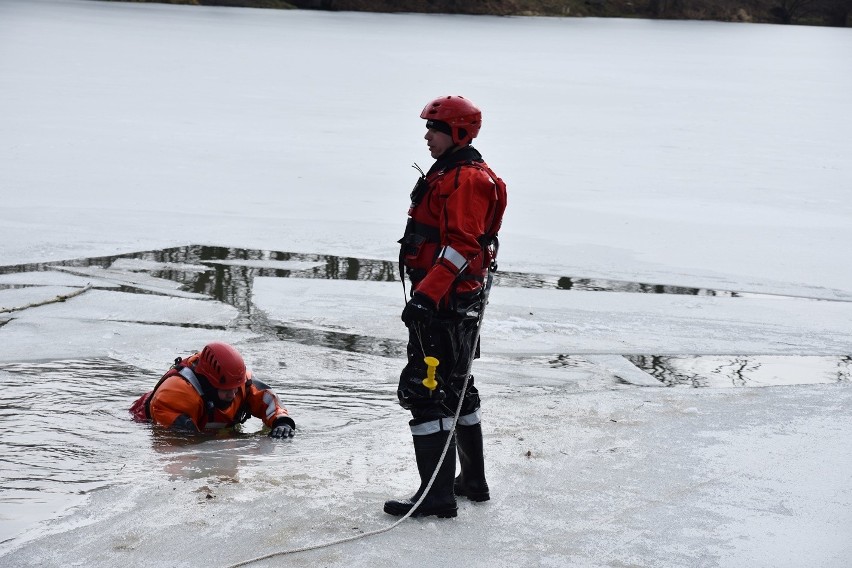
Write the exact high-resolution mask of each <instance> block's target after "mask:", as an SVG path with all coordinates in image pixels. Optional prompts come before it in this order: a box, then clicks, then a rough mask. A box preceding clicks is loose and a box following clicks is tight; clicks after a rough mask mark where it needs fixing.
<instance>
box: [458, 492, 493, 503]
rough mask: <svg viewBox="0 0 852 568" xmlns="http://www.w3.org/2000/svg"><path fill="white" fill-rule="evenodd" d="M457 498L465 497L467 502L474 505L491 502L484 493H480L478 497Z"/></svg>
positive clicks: (488, 496)
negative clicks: (471, 502)
mask: <svg viewBox="0 0 852 568" xmlns="http://www.w3.org/2000/svg"><path fill="white" fill-rule="evenodd" d="M459 497H467V499H468V501H473V502H474V503H482V502H484V501H490V500H491V495H489V494H488V493H485V494H484V495H483V494H482V493H480V494H478V495H459Z"/></svg>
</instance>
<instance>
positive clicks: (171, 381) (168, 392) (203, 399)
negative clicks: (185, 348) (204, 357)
mask: <svg viewBox="0 0 852 568" xmlns="http://www.w3.org/2000/svg"><path fill="white" fill-rule="evenodd" d="M197 358H198V355H197V354H196V355H193V356H191V357H189V358H187V359H185V360H183V361H181V363H180V364H179V365H178V366H177V368H176V369H173V370H170V371H169V373H167V374H166V376H165V378H164V379H163V380H162V381H161V382H160V383H159V384H158V386H157V387H156V388H155V389H154V391H153V392H151V393H146V394H145V395H143V396H142V398H140V399H139V401H137V403H136V404H134V408H137V409H139V410H141V411H142V412H141V413H139V412H134V409H131V413H134V416H139V415H140V414H141V415H142V416H144V415H145V412H144V406H145V403H146V401H147V399H148V398H150V401H148V409H149V413H148V416H147V417H148V418H150V419H151V420H152V421H153V422H154V423H155V424H160V425H162V426H165V427H167V428H170V427H173V426H174V427H180V428H182V429H186V426H187V424H186V420H187V419H189V420H190V421H192V425H194V426H195V428H196V429H197V430H198V431H202V430H213V429H219V428H228V427H231V426H235V425H236V424H237V423H240V422H244V421H245V419H247V418H248V416H249V415H251V416H254V417H256V418H260V419H261V420H262V421H263V423H264V424H265V425H266V426H269V427H272V426H273V424H274V423H275V422H276V421H277V420H279V419H281V418H286V420H287V422H289V423H290V424H291V427H293V428H295V426H296V425H295V422H294V421H293V420H292V419H291V418H289V416H288V414H287V409H286V408H284V407H283V406H282V405H281V403H280V401H279V400H278V397H277V396H276V395H275V393H274V392H273V391H272V390H271V389H270V388H269V387H268V386H267V385H265V384H264V383H262V382H260V381H259V380H257V379H252V376H251V371H246V383H245V384H244V385H242V386H241V387H239V388H238V389H237V392H236V395H235V396H234V400H232V401H231V403H230V404H227V403H224V402H221V401H218V400H217V398H216V395H215V390H212V389H211V390H210V392H209V394H207V393H206V391H205V389H204V388H203V387H202V388H201V391H202V392H199V384H200V382H201V381H200V380H199V378H198V377H195V375H194V373H192V365H193V363H194V362H195V361H196V360H197ZM181 373H183V374H181ZM142 416H139V417H142ZM143 419H144V418H143ZM190 428H191V426H190Z"/></svg>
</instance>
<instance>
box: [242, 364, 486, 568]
mask: <svg viewBox="0 0 852 568" xmlns="http://www.w3.org/2000/svg"><path fill="white" fill-rule="evenodd" d="M469 379H470V373H468V375H467V377H465V379H464V385H463V386H462V390H461V394H462V396H460V397H459V405H458V407H456V413H455V416H453V425H452V427H451V428H450V435H449V436H447V441H446V443H445V444H444V451H443V452H442V453H441V459H439V460H438V465H437V466H435V471H433V472H432V477H431V478H429V483H427V484H426V488H425V489H424V490H423V493H422V494H421V495H420V498H419V499H418V500H417V502H416V503H414V505H412V507H411V509H409V510H408V512H407V513H406V514H405V515H404V516H403V517H402V518H401V519H399V520H398V521H396V522H395V523H393V524H392V525H390V526H387V527H385V528H383V529H377V530H374V531H370V532H367V533H363V534H359V535H355V536H350V537H346V538H341V539H339V540H333V541H331V542H324V543H321V544H313V545H310V546H303V547H301V548H292V549H290V550H281V551H279V552H272V553H270V554H266V555H264V556H258V557H257V558H252V559H251V560H244V561H242V562H238V563H236V564H230V565H228V566H226V568H239V567H240V566H247V565H249V564H253V563H254V562H260V561H261V560H268V559H270V558H274V557H276V556H284V555H286V554H295V553H297V552H306V551H308V550H318V549H320V548H328V547H329V546H335V545H337V544H343V543H346V542H352V541H354V540H358V539H362V538H367V537H368V536H376V535H379V534H382V533H386V532H388V531H390V530H391V529H394V528H396V527H397V526H398V525H399V524H400V523H402V522H403V521H404V520H406V519H407V518H408V517H410V516H411V515H412V514H413V513H414V511H416V510H417V508H418V507H419V506H420V504H421V503H422V502H423V500H424V499H425V498H426V495H427V494H428V493H429V490H430V489H431V488H432V484H433V483H434V482H435V478H436V477H438V472H439V471H440V470H441V465H442V464H443V463H444V458H445V457H446V456H447V450H448V449H449V447H450V443H451V442H452V440H453V433H454V432H455V431H456V423H457V422H458V420H459V414H461V408H462V404H463V403H464V393H465V391H466V390H467V382H468V380H469Z"/></svg>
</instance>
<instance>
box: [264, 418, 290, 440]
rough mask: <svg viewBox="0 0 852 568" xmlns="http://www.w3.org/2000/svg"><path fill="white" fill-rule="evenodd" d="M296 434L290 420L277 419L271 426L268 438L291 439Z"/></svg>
mask: <svg viewBox="0 0 852 568" xmlns="http://www.w3.org/2000/svg"><path fill="white" fill-rule="evenodd" d="M295 433H296V423H295V422H293V419H292V418H279V419H278V420H276V421H275V422H274V423H273V424H272V430H270V431H269V437H270V438H292V437H293V435H294V434H295Z"/></svg>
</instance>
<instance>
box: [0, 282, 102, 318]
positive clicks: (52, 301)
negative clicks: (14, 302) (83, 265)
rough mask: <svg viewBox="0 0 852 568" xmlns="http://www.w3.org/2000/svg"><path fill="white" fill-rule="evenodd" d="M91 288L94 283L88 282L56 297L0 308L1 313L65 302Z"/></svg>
mask: <svg viewBox="0 0 852 568" xmlns="http://www.w3.org/2000/svg"><path fill="white" fill-rule="evenodd" d="M91 288H92V284H91V283H89V284H86V285H85V286H84V287H83V288H81V289H80V290H75V291H74V292H71V293H69V294H60V295H59V296H56V297H55V298H51V299H50V300H44V301H42V302H33V303H31V304H27V305H25V306H18V307H17V308H0V314H8V313H11V312H20V311H21V310H26V309H28V308H37V307H39V306H44V305H47V304H55V303H56V302H64V301H65V300H67V299H69V298H73V297H74V296H79V295H80V294H82V293H83V292H88V291H89V290H90V289H91Z"/></svg>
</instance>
